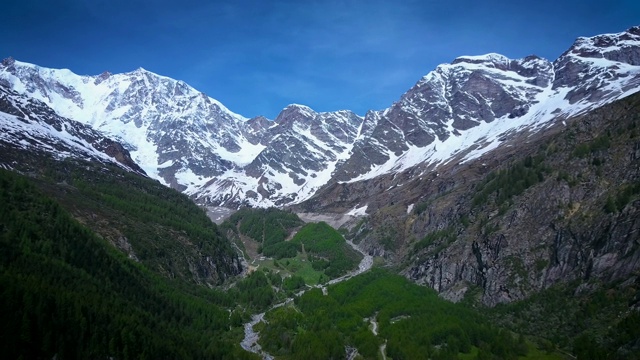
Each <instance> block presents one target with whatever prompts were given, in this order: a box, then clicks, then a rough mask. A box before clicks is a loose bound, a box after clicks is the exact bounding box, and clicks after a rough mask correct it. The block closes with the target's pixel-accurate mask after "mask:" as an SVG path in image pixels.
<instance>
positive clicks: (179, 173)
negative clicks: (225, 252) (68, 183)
mask: <svg viewBox="0 0 640 360" xmlns="http://www.w3.org/2000/svg"><path fill="white" fill-rule="evenodd" d="M0 87H4V88H5V89H6V90H5V91H6V92H9V91H13V92H16V93H17V94H19V95H21V96H25V97H28V98H31V99H34V100H39V101H41V102H42V103H43V104H45V105H46V106H48V107H50V108H51V109H53V111H55V112H56V113H57V114H58V115H59V116H62V117H64V118H68V119H71V120H75V121H78V122H80V123H82V124H84V125H87V126H90V127H91V128H93V129H94V130H96V131H99V132H101V133H103V134H104V135H105V136H108V137H111V138H114V139H115V140H117V141H119V142H121V143H122V144H123V146H124V147H125V148H126V149H127V150H128V151H130V153H131V157H132V159H133V160H134V161H135V162H136V163H138V164H139V165H140V167H141V168H142V169H144V171H145V172H146V173H147V174H148V175H149V176H151V177H153V178H156V179H158V180H160V181H161V182H163V183H164V184H166V185H170V186H172V187H174V188H176V189H179V190H181V191H183V192H185V193H186V194H188V195H190V196H191V197H192V198H194V199H195V200H196V201H198V202H199V203H203V204H210V205H222V206H233V207H235V206H238V205H241V204H246V205H252V206H271V205H289V204H296V203H301V202H302V201H304V200H307V199H309V198H311V197H312V196H313V195H314V194H316V193H317V192H318V190H319V189H322V188H327V186H331V184H336V183H339V182H349V183H351V182H356V181H359V180H365V179H371V178H375V177H376V176H380V175H383V174H394V173H399V172H402V171H403V170H406V169H409V168H412V167H415V166H416V165H420V164H421V166H423V167H424V166H430V167H435V166H438V165H442V164H444V163H447V162H450V161H453V160H455V161H465V160H469V159H473V158H476V157H478V156H480V155H481V154H483V153H486V152H487V151H490V150H492V149H495V148H497V147H499V146H500V144H501V143H502V142H504V141H505V140H506V139H508V138H509V137H510V136H511V135H513V134H515V133H517V132H522V131H525V130H526V131H530V132H535V131H538V130H540V129H542V128H544V127H546V126H549V124H553V123H555V122H558V121H563V120H565V119H567V118H569V117H571V116H574V115H576V114H581V113H586V112H588V111H590V110H593V109H595V108H598V107H601V106H603V105H604V104H607V103H610V102H612V101H614V100H617V99H620V98H623V97H626V96H628V95H630V94H632V93H634V92H636V91H638V90H639V89H640V27H634V28H631V29H629V30H627V31H625V32H622V33H616V34H605V35H599V36H595V37H591V38H579V39H578V40H577V41H576V42H575V43H574V44H573V46H572V47H571V48H570V49H569V50H567V51H566V52H565V53H564V54H563V55H562V56H560V58H558V59H557V60H555V61H554V62H550V61H548V60H545V59H541V58H539V57H536V56H528V57H526V58H523V59H508V58H506V57H504V56H502V55H498V54H487V55H482V56H463V57H459V58H457V59H455V60H454V61H453V62H452V63H451V64H443V65H440V66H438V67H437V68H436V69H435V70H434V71H432V72H430V73H429V74H427V75H426V76H424V77H423V78H422V79H420V80H419V81H418V82H417V83H416V85H415V86H414V87H413V88H411V89H410V90H409V91H407V92H406V93H405V94H404V95H402V97H401V98H400V100H399V101H397V102H396V103H394V104H393V105H392V106H391V107H389V108H387V109H384V110H381V111H370V112H368V113H367V114H366V116H365V117H364V118H362V117H359V116H358V115H356V114H354V113H353V112H350V111H336V112H325V113H317V112H315V111H313V110H312V109H310V108H308V107H306V106H302V105H290V106H287V107H286V108H284V109H283V110H282V112H281V113H280V114H279V115H278V117H277V118H276V119H275V120H274V121H270V120H267V119H265V118H263V117H258V118H254V119H246V118H244V117H242V116H240V115H237V114H235V113H233V112H231V111H230V110H228V109H227V108H226V107H224V106H223V105H222V104H221V103H219V102H218V101H216V100H214V99H212V98H210V97H208V96H206V95H205V94H203V93H201V92H198V91H197V90H195V89H193V88H192V87H190V86H188V85H187V84H185V83H184V82H182V81H177V80H173V79H170V78H167V77H163V76H159V75H156V74H153V73H151V72H149V71H146V70H144V69H138V70H135V71H133V72H130V73H125V74H110V73H108V72H105V73H103V74H101V75H98V76H79V75H76V74H73V73H72V72H70V71H69V70H54V69H46V68H42V67H38V66H35V65H31V64H26V63H22V62H18V61H15V60H13V59H5V60H4V61H3V62H2V65H0ZM26 115H27V116H28V114H26Z"/></svg>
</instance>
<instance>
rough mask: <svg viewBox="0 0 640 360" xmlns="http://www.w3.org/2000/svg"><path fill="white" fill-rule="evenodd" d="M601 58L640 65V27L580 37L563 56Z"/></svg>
mask: <svg viewBox="0 0 640 360" xmlns="http://www.w3.org/2000/svg"><path fill="white" fill-rule="evenodd" d="M564 56H577V57H582V58H599V59H602V58H604V59H607V60H610V61H618V62H624V63H628V64H630V65H640V26H634V27H632V28H630V29H628V30H627V31H623V32H619V33H611V34H601V35H596V36H592V37H579V38H577V39H576V41H575V42H574V43H573V45H572V46H571V48H569V50H567V51H566V52H565V53H564V54H563V55H562V56H561V58H562V57H564Z"/></svg>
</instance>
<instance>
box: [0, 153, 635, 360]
mask: <svg viewBox="0 0 640 360" xmlns="http://www.w3.org/2000/svg"><path fill="white" fill-rule="evenodd" d="M41 161H42V163H41V166H40V167H39V170H38V171H32V172H25V174H26V175H24V174H18V173H16V172H12V171H7V170H0V204H1V206H0V311H1V318H2V319H3V325H2V326H1V327H0V346H1V347H2V349H3V358H7V359H51V358H57V359H86V358H91V359H182V358H184V359H198V358H202V359H210V358H227V359H243V358H246V359H253V358H259V357H260V356H259V355H257V354H253V353H250V352H248V351H245V350H243V349H242V347H241V346H240V342H241V341H242V339H243V337H244V333H245V324H246V323H248V322H249V321H250V320H251V317H252V315H255V314H257V313H261V312H264V313H265V315H264V319H265V321H262V322H259V323H257V324H256V325H255V326H254V330H255V331H257V332H259V334H260V336H259V339H258V342H259V344H260V346H261V347H262V349H263V350H264V351H265V352H267V353H269V354H270V355H273V356H275V357H276V358H282V359H300V358H307V359H341V358H345V357H348V356H353V358H362V359H378V358H383V356H385V357H386V358H389V359H518V358H525V359H526V358H529V359H563V358H570V357H569V355H567V354H569V353H573V354H577V355H578V356H579V358H581V359H582V358H584V359H600V358H602V359H606V358H630V359H632V358H637V357H634V356H636V355H637V352H634V351H633V348H632V347H631V350H629V349H628V348H629V347H628V346H627V350H625V352H620V351H618V350H617V349H618V348H619V347H620V346H623V345H626V344H629V343H633V342H634V341H635V340H634V339H638V338H640V333H639V332H638V329H640V323H639V322H638V321H639V320H638V316H637V315H633V314H631V315H630V316H626V317H625V318H624V320H623V321H621V322H619V323H617V324H615V325H610V324H611V323H610V321H607V318H608V317H613V316H615V314H616V313H617V312H618V311H619V310H620V309H623V308H624V304H623V303H622V302H623V301H624V299H627V298H628V296H624V294H620V295H619V296H618V295H617V294H616V293H615V291H614V290H613V289H612V290H609V291H604V292H602V294H600V296H594V297H591V298H585V299H580V298H576V299H573V298H572V297H571V296H570V294H566V293H564V292H563V291H564V290H562V289H559V290H558V289H549V290H548V291H546V292H544V293H541V294H540V295H539V296H534V297H532V298H531V299H528V300H527V301H524V302H518V303H514V304H510V305H504V306H499V307H497V308H495V309H484V308H482V307H478V304H477V303H474V302H473V301H472V299H471V298H472V295H473V291H470V294H471V295H470V296H469V297H467V298H465V299H464V300H463V301H462V302H461V303H459V304H453V303H450V302H448V301H445V300H443V299H441V298H440V297H438V295H437V294H436V293H435V292H434V291H433V290H431V289H428V288H426V287H423V286H419V285H416V284H414V283H412V282H410V281H408V280H407V279H405V278H404V277H402V276H399V275H396V274H395V273H394V272H395V269H393V268H389V269H384V268H380V267H376V266H374V268H373V269H371V270H370V271H368V272H365V273H363V274H361V275H358V276H355V277H353V278H351V279H349V280H346V281H343V282H340V283H338V284H334V285H330V286H327V287H325V288H324V289H323V287H324V285H322V284H324V283H325V282H326V281H327V280H328V279H332V278H336V277H338V276H341V275H343V274H345V273H346V272H348V271H351V270H353V269H354V267H357V263H358V261H360V259H361V256H360V254H357V253H356V252H355V251H353V249H351V248H350V247H348V246H347V245H346V243H345V241H344V238H342V236H341V235H340V233H339V232H337V231H336V230H335V229H333V228H331V227H330V226H329V225H327V224H326V223H322V222H320V223H310V224H306V225H305V224H304V223H303V222H302V221H301V220H300V219H299V218H298V217H297V216H296V215H295V214H293V213H290V212H287V211H281V210H276V209H268V210H251V209H244V210H242V211H239V212H238V213H236V214H235V215H234V216H232V217H231V218H230V219H229V221H228V222H226V223H225V224H224V225H222V226H221V227H218V226H216V225H215V224H213V223H211V222H210V221H209V220H208V218H207V217H206V215H205V213H204V211H202V210H201V209H199V208H198V207H197V206H196V205H195V204H193V203H192V202H190V201H189V199H188V198H186V197H185V196H184V195H182V194H179V193H177V192H175V191H173V190H170V189H166V188H164V187H162V186H161V185H160V184H158V183H156V182H154V181H151V180H149V179H144V178H141V177H137V176H133V175H130V174H127V173H125V172H124V171H123V170H120V169H117V168H110V169H105V168H103V167H101V166H95V165H91V164H89V163H84V162H78V161H75V160H68V161H64V162H62V163H61V164H62V165H58V166H52V164H57V163H53V162H50V161H49V160H46V159H44V158H43V159H41ZM525 167H527V164H525ZM107 170H108V171H107ZM489 185H490V184H489ZM489 185H488V186H489ZM114 234H118V235H119V236H122V237H126V238H127V239H128V240H129V241H130V244H129V247H126V248H122V247H120V246H119V244H118V243H117V242H114V241H113V238H114ZM227 234H231V235H234V234H236V235H237V234H242V235H243V236H246V237H248V238H250V239H253V240H251V241H254V242H256V243H258V244H260V246H261V248H260V251H261V252H262V253H263V255H267V256H269V255H268V251H270V250H269V249H272V250H274V251H275V252H274V253H273V254H271V255H270V256H273V259H274V260H273V262H272V263H271V266H270V267H266V266H265V267H262V268H261V267H258V268H257V269H254V271H251V272H248V273H246V274H245V275H243V276H239V275H240V274H239V272H235V273H234V271H236V270H237V269H236V266H235V265H234V262H235V261H237V260H236V257H237V256H238V255H237V254H236V253H235V250H233V248H232V245H231V240H230V239H228V238H227ZM436 235H437V236H449V235H448V233H447V232H446V229H445V230H443V232H442V234H436ZM436 235H434V236H436ZM234 236H235V235H234ZM425 241H431V240H429V239H427V240H425ZM120 245H121V244H120ZM280 247H281V248H283V249H284V248H286V247H291V248H292V249H293V250H294V252H293V253H286V252H283V253H282V255H281V256H278V255H277V254H278V251H280V250H278V249H279V248H280ZM194 249H195V250H194ZM283 251H284V250H283ZM194 254H195V255H194ZM203 254H204V256H208V257H210V258H211V262H213V263H215V264H218V266H217V268H218V269H219V273H217V274H211V276H209V277H207V276H205V275H204V274H203V273H199V272H198V270H195V271H193V272H190V271H189V270H188V269H189V268H190V266H189V264H197V263H198V262H197V261H196V260H194V259H197V258H198V256H201V255H203ZM304 261H306V262H308V264H307V265H306V266H308V269H309V271H311V272H314V274H316V275H318V274H320V275H319V276H320V278H319V279H320V280H319V281H316V282H315V283H310V282H309V281H308V279H309V278H308V277H304V274H303V275H295V274H294V273H293V272H292V271H288V270H291V268H292V267H293V266H294V265H296V264H297V265H299V264H302V263H303V262H304ZM191 268H193V266H192V267H191ZM196 268H197V267H196ZM185 269H187V270H185ZM316 275H314V276H316ZM205 279H209V280H208V281H206V280H205ZM316 280H317V279H316ZM572 299H573V300H572ZM562 309H571V311H570V312H569V313H570V314H571V316H570V317H567V316H563V314H567V310H562ZM576 319H582V320H581V321H577V320H576ZM548 325H551V326H548ZM620 354H623V355H624V356H623V357H620V356H619V355H620Z"/></svg>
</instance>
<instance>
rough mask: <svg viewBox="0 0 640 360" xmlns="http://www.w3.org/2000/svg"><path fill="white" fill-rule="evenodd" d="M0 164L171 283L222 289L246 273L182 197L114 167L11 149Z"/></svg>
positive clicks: (222, 239)
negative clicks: (226, 283)
mask: <svg viewBox="0 0 640 360" xmlns="http://www.w3.org/2000/svg"><path fill="white" fill-rule="evenodd" d="M0 162H1V163H3V164H11V165H12V168H13V170H18V171H21V172H22V173H25V174H29V176H30V177H31V178H32V181H33V183H34V184H35V185H36V186H37V187H38V188H39V190H40V191H42V192H43V193H45V194H47V196H49V197H51V198H52V199H54V200H55V201H56V202H58V203H59V204H60V205H61V206H62V208H64V209H65V210H66V211H68V212H69V213H71V214H72V215H73V217H74V218H75V219H76V220H77V221H80V222H81V223H82V224H83V225H84V226H86V227H87V228H89V229H91V230H92V231H93V232H95V233H96V234H97V235H98V236H100V237H101V238H103V239H104V240H106V241H107V242H109V243H111V244H112V245H113V246H114V247H115V248H117V249H119V250H120V251H121V252H122V253H124V254H125V255H127V256H128V257H129V258H131V259H133V260H135V261H137V262H140V263H141V264H143V265H144V266H146V267H147V268H149V269H151V270H153V271H154V272H156V273H158V274H161V275H162V276H164V277H166V278H169V279H178V280H180V281H185V282H188V283H195V284H206V285H209V286H214V285H219V284H221V283H223V282H224V281H225V280H226V279H228V278H229V277H232V276H234V275H236V274H239V273H240V272H241V270H242V268H241V264H240V261H239V259H238V254H237V253H236V250H235V249H234V248H233V247H232V246H231V244H230V243H229V242H228V240H227V239H226V237H225V236H224V235H223V234H221V233H220V231H219V230H218V228H217V227H216V225H215V224H213V223H211V221H210V220H209V219H208V217H207V216H206V214H205V212H204V211H203V210H202V209H200V208H198V207H197V206H196V205H195V204H194V203H193V202H191V201H190V200H189V198H188V197H186V196H185V195H183V194H180V193H178V192H177V191H174V190H171V189H168V188H167V187H165V186H163V185H161V184H160V183H158V182H156V181H154V180H151V179H149V178H145V177H142V176H138V175H135V174H131V173H129V172H127V171H125V170H122V169H120V168H118V167H115V166H112V165H105V164H100V163H94V162H86V161H82V160H76V159H72V158H70V159H67V160H62V161H59V160H55V159H53V158H51V157H50V156H49V155H48V154H46V153H33V152H31V153H27V152H24V151H21V150H15V149H11V148H5V149H4V150H3V152H2V154H0Z"/></svg>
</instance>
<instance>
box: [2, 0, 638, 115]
mask: <svg viewBox="0 0 640 360" xmlns="http://www.w3.org/2000/svg"><path fill="white" fill-rule="evenodd" d="M635 25H640V1H637V0H606V1H595V0H594V1H590V0H582V1H574V0H566V1H564V0H537V1H532V0H528V1H519V0H512V1H492V0H485V1H478V0H471V1H468V0H458V1H451V0H449V1H431V0H422V1H418V0H416V1H414V0H396V1H391V0H387V1H379V0H352V1H349V0H326V1H325V0H306V1H305V0H299V1H268V0H262V1H260V0H236V1H204V0H180V1H175V0H174V1H170V0H154V1H151V0H58V1H50V0H20V1H5V2H4V4H3V5H2V12H0V58H6V57H9V56H12V57H13V58H15V59H16V60H19V61H24V62H28V63H33V64H36V65H39V66H43V67H51V68H66V69H70V70H71V71H73V72H74V73H76V74H80V75H97V74H100V73H102V72H104V71H110V72H111V73H121V72H129V71H133V70H135V69H137V68H139V67H142V68H145V69H147V70H149V71H152V72H154V73H157V74H160V75H164V76H168V77H171V78H174V79H177V80H183V81H185V82H186V83H188V84H189V85H191V86H193V87H194V88H196V89H198V90H200V91H202V92H204V93H206V94H207V95H208V96H210V97H213V98H215V99H217V100H219V101H220V102H222V103H223V104H224V105H225V106H226V107H228V108H229V109H230V110H232V111H234V112H236V113H239V114H241V115H243V116H246V117H254V116H258V115H263V116H266V117H267V118H269V119H274V118H275V117H276V116H277V114H278V113H279V112H280V110H282V109H283V108H284V107H286V106H287V105H288V104H291V103H297V104H304V105H307V106H309V107H311V108H312V109H314V110H316V111H335V110H343V109H349V110H353V111H355V112H356V113H357V114H359V115H364V114H365V113H366V112H367V111H368V110H380V109H384V108H387V107H389V106H390V105H391V104H393V102H395V101H397V100H398V99H399V98H400V96H401V95H402V94H403V93H404V92H406V91H407V90H409V89H410V88H411V87H412V86H413V85H414V84H415V83H416V82H417V81H418V80H420V78H421V77H422V76H424V75H426V74H427V73H429V72H430V71H432V70H434V69H435V68H436V66H438V65H439V64H442V63H450V62H451V61H453V60H454V59H455V58H457V57H459V56H463V55H481V54H486V53H491V52H495V53H500V54H503V55H506V56H508V57H510V58H521V57H525V56H527V55H531V54H535V55H538V56H541V57H544V58H547V59H549V60H555V59H556V58H557V57H558V56H560V55H561V54H562V53H563V52H564V51H565V50H567V49H568V48H569V47H570V46H571V44H572V43H573V42H574V40H575V39H576V38H577V37H578V36H593V35H597V34H602V33H615V32H621V31H624V30H626V29H628V28H630V27H631V26H635Z"/></svg>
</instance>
